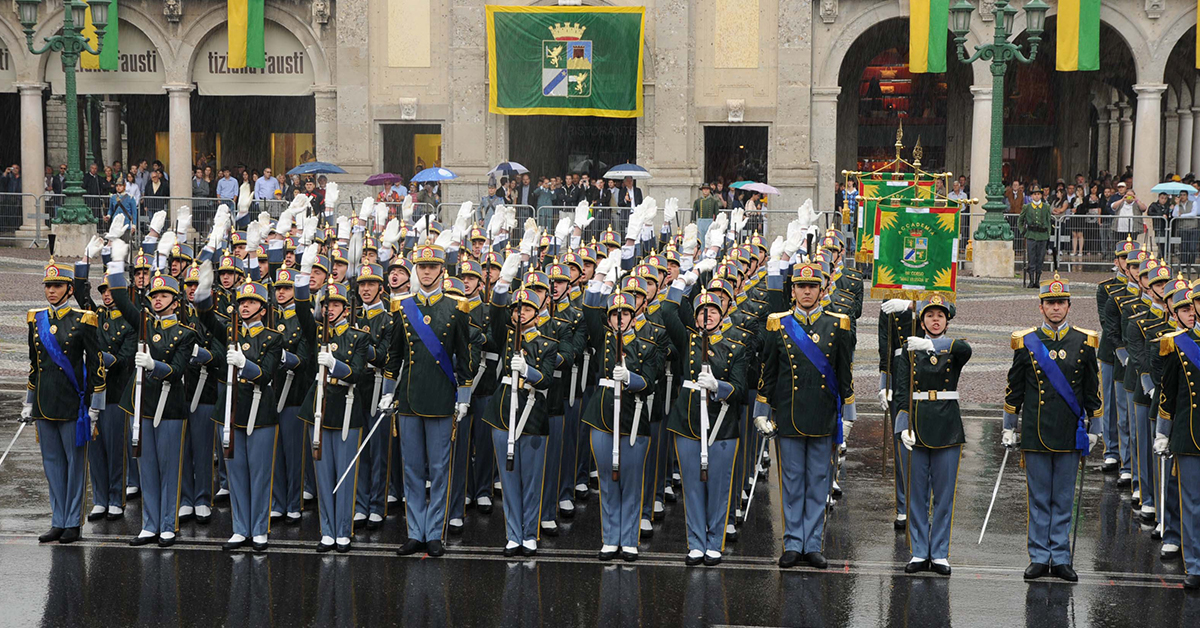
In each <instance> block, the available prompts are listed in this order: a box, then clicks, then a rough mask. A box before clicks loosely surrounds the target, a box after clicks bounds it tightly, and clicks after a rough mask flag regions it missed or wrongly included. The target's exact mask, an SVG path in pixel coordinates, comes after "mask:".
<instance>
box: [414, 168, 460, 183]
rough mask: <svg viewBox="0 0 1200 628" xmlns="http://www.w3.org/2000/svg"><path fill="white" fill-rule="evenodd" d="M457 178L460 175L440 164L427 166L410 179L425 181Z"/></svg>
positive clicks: (418, 181)
mask: <svg viewBox="0 0 1200 628" xmlns="http://www.w3.org/2000/svg"><path fill="white" fill-rule="evenodd" d="M457 178H458V175H456V174H454V173H453V172H450V171H449V170H446V169H445V168H442V167H441V166H438V167H435V168H426V169H424V170H422V171H420V172H418V173H417V174H415V175H413V178H411V179H409V181H411V182H413V183H424V182H426V181H447V180H450V179H457Z"/></svg>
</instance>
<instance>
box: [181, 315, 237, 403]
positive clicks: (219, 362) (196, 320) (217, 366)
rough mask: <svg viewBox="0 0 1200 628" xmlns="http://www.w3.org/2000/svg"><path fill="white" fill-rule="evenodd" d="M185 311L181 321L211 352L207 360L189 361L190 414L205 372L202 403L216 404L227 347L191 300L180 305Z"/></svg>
mask: <svg viewBox="0 0 1200 628" xmlns="http://www.w3.org/2000/svg"><path fill="white" fill-rule="evenodd" d="M180 311H181V312H183V314H182V316H180V321H181V322H183V324H185V325H187V326H189V327H191V328H192V331H194V332H196V345H197V346H199V347H200V348H201V349H204V350H206V351H208V352H209V357H208V359H207V360H205V359H203V358H201V357H200V356H196V357H193V358H192V359H191V360H189V361H188V368H187V373H186V375H184V381H186V382H187V391H188V393H187V399H188V409H189V415H190V414H191V413H190V410H191V400H192V399H193V398H194V397H195V394H196V388H197V387H199V386H201V382H200V380H201V377H200V376H201V374H204V377H203V379H204V382H203V386H204V388H202V389H201V390H200V399H199V401H198V403H200V404H210V405H211V404H214V403H216V401H217V382H218V381H219V380H220V379H222V377H223V376H222V374H221V366H223V365H224V363H225V349H226V347H224V346H222V345H221V344H220V343H219V342H217V341H216V340H215V339H214V338H213V335H212V332H211V331H209V329H208V326H207V325H202V324H200V313H199V312H198V311H197V310H196V307H195V306H194V305H193V304H192V303H191V302H185V303H183V304H182V306H181V307H180Z"/></svg>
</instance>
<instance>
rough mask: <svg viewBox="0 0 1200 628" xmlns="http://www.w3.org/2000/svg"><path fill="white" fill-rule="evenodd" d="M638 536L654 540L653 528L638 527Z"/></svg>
mask: <svg viewBox="0 0 1200 628" xmlns="http://www.w3.org/2000/svg"><path fill="white" fill-rule="evenodd" d="M543 532H544V530H543ZM638 534H639V535H640V536H641V538H643V539H652V538H654V526H650V529H649V530H643V529H642V528H641V526H640V525H639V526H638Z"/></svg>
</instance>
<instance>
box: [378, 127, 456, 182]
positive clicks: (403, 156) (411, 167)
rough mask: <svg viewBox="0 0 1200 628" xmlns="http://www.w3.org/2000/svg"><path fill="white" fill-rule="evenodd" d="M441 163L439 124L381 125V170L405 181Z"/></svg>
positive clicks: (440, 132)
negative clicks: (396, 175) (398, 176)
mask: <svg viewBox="0 0 1200 628" xmlns="http://www.w3.org/2000/svg"><path fill="white" fill-rule="evenodd" d="M440 165H442V125H440V124H385V125H383V170H384V172H390V173H392V174H398V175H400V176H402V177H404V182H405V183H408V180H409V179H411V178H412V176H413V175H414V174H416V173H418V172H420V171H422V170H424V169H426V168H433V167H434V166H440Z"/></svg>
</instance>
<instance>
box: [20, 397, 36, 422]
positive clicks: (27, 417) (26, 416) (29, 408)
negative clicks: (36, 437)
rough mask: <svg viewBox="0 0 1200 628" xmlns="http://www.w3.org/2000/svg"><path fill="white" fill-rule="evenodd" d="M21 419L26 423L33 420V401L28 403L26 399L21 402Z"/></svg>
mask: <svg viewBox="0 0 1200 628" xmlns="http://www.w3.org/2000/svg"><path fill="white" fill-rule="evenodd" d="M21 420H22V421H24V422H26V423H32V422H33V404H32V403H27V402H24V401H22V402H21Z"/></svg>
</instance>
